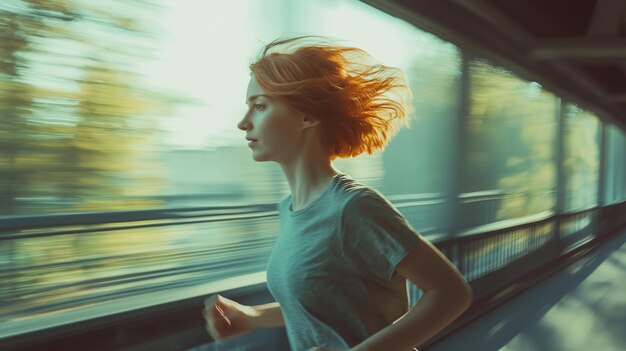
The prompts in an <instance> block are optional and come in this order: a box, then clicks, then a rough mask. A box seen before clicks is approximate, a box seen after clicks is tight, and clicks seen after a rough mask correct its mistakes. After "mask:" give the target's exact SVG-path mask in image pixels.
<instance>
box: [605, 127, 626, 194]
mask: <svg viewBox="0 0 626 351" xmlns="http://www.w3.org/2000/svg"><path fill="white" fill-rule="evenodd" d="M624 155H626V136H625V134H624V132H623V131H622V130H621V129H619V128H618V127H616V126H615V125H612V124H611V125H609V126H608V131H607V145H606V162H607V165H606V180H605V194H604V196H605V201H606V204H613V203H617V202H620V201H622V200H625V199H626V159H625V158H624Z"/></svg>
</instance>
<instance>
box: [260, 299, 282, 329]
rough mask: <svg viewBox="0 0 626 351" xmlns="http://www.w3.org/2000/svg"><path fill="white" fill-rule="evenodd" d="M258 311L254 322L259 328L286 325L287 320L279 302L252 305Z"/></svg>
mask: <svg viewBox="0 0 626 351" xmlns="http://www.w3.org/2000/svg"><path fill="white" fill-rule="evenodd" d="M252 308H253V309H254V310H255V311H256V313H255V316H254V319H253V324H254V325H255V326H256V327H257V328H272V327H284V326H285V320H284V319H283V313H282V311H281V310H280V304H279V303H278V302H272V303H268V304H265V305H256V306H252Z"/></svg>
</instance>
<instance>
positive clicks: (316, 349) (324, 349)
mask: <svg viewBox="0 0 626 351" xmlns="http://www.w3.org/2000/svg"><path fill="white" fill-rule="evenodd" d="M307 351H349V350H340V349H329V348H327V347H319V346H316V347H312V348H310V349H308V350H307Z"/></svg>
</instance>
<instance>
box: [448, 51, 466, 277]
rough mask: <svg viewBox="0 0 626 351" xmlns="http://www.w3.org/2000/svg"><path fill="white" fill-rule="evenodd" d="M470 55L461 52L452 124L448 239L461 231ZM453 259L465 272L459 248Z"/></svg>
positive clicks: (455, 251)
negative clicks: (459, 78) (456, 111)
mask: <svg viewBox="0 0 626 351" xmlns="http://www.w3.org/2000/svg"><path fill="white" fill-rule="evenodd" d="M471 60H472V55H471V54H469V53H468V52H467V51H466V50H461V81H460V82H459V83H460V84H459V106H458V114H457V118H456V123H454V124H453V126H454V129H455V130H454V132H453V133H452V135H453V136H454V140H453V141H452V142H453V152H452V155H451V157H450V167H449V170H450V175H449V178H448V181H449V186H448V189H447V194H446V199H447V202H448V206H447V207H448V223H447V228H446V231H447V235H448V237H455V236H457V235H458V233H459V231H460V229H461V223H460V222H461V203H460V202H459V194H460V193H461V179H462V175H463V174H465V173H466V172H465V167H466V165H465V163H466V162H465V160H466V158H467V157H466V152H467V149H466V138H467V127H466V126H467V121H468V119H469V113H470V62H471ZM453 252H454V255H455V257H454V259H455V261H456V262H458V267H457V268H458V269H459V270H460V271H461V272H464V271H465V267H463V266H464V264H463V262H464V260H463V257H462V255H463V252H464V250H462V248H461V247H457V248H454V249H453Z"/></svg>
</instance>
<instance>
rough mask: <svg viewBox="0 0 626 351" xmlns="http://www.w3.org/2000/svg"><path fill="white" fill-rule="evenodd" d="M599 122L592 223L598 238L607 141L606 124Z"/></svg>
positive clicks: (604, 191) (603, 192) (604, 200)
mask: <svg viewBox="0 0 626 351" xmlns="http://www.w3.org/2000/svg"><path fill="white" fill-rule="evenodd" d="M599 121H600V135H599V136H598V139H599V140H598V143H599V145H600V155H599V157H600V164H599V166H598V203H597V207H596V210H595V212H594V216H593V221H594V226H593V228H594V235H595V236H598V234H600V233H601V232H602V231H603V228H602V227H601V225H602V223H600V220H599V219H600V218H601V217H600V212H601V211H602V209H603V208H604V205H605V203H606V198H605V193H606V172H607V169H606V168H607V161H608V160H607V157H608V155H607V147H608V146H609V145H608V142H609V141H610V140H609V138H610V137H609V133H608V128H609V126H608V123H606V122H605V121H604V120H603V119H601V118H600V119H599Z"/></svg>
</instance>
